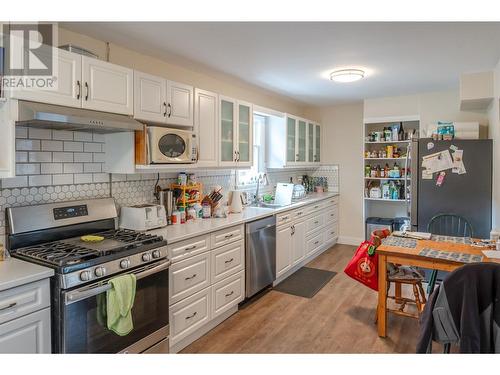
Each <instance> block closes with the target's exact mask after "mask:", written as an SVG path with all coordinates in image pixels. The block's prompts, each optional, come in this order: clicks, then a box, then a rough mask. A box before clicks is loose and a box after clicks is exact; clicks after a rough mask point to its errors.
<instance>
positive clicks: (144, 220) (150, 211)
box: [120, 204, 167, 231]
mask: <svg viewBox="0 0 500 375" xmlns="http://www.w3.org/2000/svg"><path fill="white" fill-rule="evenodd" d="M166 225H167V214H166V211H165V207H164V206H162V205H159V204H138V205H135V206H128V207H122V208H121V210H120V228H122V229H131V230H137V231H146V230H150V229H156V228H161V227H164V226H166Z"/></svg>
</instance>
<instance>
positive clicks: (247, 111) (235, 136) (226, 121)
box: [219, 97, 253, 167]
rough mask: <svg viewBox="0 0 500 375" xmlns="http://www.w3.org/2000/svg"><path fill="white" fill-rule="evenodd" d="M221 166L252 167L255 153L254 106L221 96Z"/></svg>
mask: <svg viewBox="0 0 500 375" xmlns="http://www.w3.org/2000/svg"><path fill="white" fill-rule="evenodd" d="M219 113H220V132H219V134H220V166H225V167H251V166H252V162H253V159H252V155H253V106H252V104H250V103H246V102H242V101H238V100H235V99H231V98H227V97H220V110H219Z"/></svg>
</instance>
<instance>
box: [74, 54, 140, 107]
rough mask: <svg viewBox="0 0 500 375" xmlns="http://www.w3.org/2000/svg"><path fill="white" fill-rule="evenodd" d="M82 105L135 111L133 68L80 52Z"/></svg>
mask: <svg viewBox="0 0 500 375" xmlns="http://www.w3.org/2000/svg"><path fill="white" fill-rule="evenodd" d="M82 81H83V86H82V98H83V100H82V107H83V108H86V109H93V110H96V111H105V112H113V113H120V114H124V115H132V114H133V113H134V102H133V96H134V92H133V82H134V72H133V70H132V69H128V68H125V67H123V66H120V65H115V64H111V63H109V62H106V61H102V60H97V59H93V58H90V57H87V56H82Z"/></svg>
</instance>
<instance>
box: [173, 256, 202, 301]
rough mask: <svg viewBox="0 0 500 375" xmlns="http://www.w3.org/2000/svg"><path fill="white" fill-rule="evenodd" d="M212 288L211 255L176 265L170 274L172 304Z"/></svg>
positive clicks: (193, 258)
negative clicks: (209, 287)
mask: <svg viewBox="0 0 500 375" xmlns="http://www.w3.org/2000/svg"><path fill="white" fill-rule="evenodd" d="M208 286H210V253H208V252H206V253H203V254H200V255H196V256H194V257H191V258H189V259H186V260H183V261H181V262H177V263H174V264H173V265H172V266H171V267H170V272H169V296H170V304H172V303H176V302H178V301H180V300H181V299H183V298H185V297H187V296H189V295H191V294H193V293H195V292H197V291H199V290H201V289H203V288H206V287H208Z"/></svg>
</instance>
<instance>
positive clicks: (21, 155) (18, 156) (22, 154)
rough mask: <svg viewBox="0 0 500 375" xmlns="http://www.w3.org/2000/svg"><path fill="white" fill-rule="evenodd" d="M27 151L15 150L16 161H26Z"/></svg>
mask: <svg viewBox="0 0 500 375" xmlns="http://www.w3.org/2000/svg"><path fill="white" fill-rule="evenodd" d="M27 162H28V153H27V152H24V151H16V163H27Z"/></svg>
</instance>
